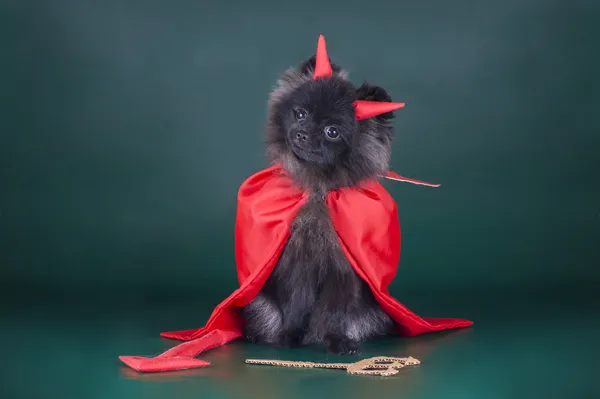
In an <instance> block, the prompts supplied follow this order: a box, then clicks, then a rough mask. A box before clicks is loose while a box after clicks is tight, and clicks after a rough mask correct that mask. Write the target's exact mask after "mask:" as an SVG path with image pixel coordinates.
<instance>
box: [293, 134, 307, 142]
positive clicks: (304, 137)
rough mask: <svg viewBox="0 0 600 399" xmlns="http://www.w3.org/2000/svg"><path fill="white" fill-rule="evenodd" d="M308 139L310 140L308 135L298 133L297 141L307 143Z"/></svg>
mask: <svg viewBox="0 0 600 399" xmlns="http://www.w3.org/2000/svg"><path fill="white" fill-rule="evenodd" d="M307 139H308V136H307V135H306V133H304V132H298V133H296V140H298V141H301V142H305V141H306V140H307Z"/></svg>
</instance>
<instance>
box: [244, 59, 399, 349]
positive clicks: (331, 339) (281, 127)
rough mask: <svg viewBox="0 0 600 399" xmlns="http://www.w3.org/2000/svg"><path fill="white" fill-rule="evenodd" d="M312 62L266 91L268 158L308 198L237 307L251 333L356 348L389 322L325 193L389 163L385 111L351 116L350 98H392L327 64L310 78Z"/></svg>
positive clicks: (278, 340)
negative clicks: (278, 252)
mask: <svg viewBox="0 0 600 399" xmlns="http://www.w3.org/2000/svg"><path fill="white" fill-rule="evenodd" d="M314 66H315V57H314V56H313V57H312V58H310V59H309V60H307V61H306V62H304V63H303V64H302V65H301V66H300V67H299V68H298V70H288V71H286V72H285V73H284V74H283V75H282V77H281V78H280V80H279V81H278V84H277V86H276V87H275V89H274V90H273V92H272V93H271V96H270V100H269V106H268V110H269V114H268V122H267V127H266V148H267V156H268V158H269V160H270V161H271V162H273V163H279V164H281V165H282V166H283V167H284V169H285V170H286V172H287V173H288V174H289V175H290V177H291V178H292V179H293V180H294V181H295V183H296V184H297V185H298V186H300V187H302V188H304V189H306V190H308V191H309V192H310V196H309V199H308V201H307V203H306V205H305V206H304V207H303V208H302V209H301V211H300V212H299V214H298V215H297V216H296V218H295V219H294V222H293V226H292V232H291V237H290V239H289V241H288V243H287V245H286V247H285V249H284V251H283V253H282V256H281V258H280V259H279V262H278V264H277V265H276V267H275V270H274V271H273V273H272V274H271V276H270V277H269V279H268V281H267V282H266V284H265V286H264V287H263V289H262V291H261V293H260V294H259V295H258V296H257V297H256V298H255V299H254V300H253V301H252V302H251V303H250V304H248V305H247V306H246V307H245V308H243V311H242V315H243V317H244V319H245V335H246V337H247V338H248V339H249V340H250V341H253V342H260V343H266V344H271V345H276V346H285V347H290V346H297V345H303V344H316V343H318V344H325V346H326V347H327V349H328V351H330V352H333V353H336V354H354V353H358V346H359V342H361V341H363V340H365V339H368V338H371V337H374V336H378V335H385V334H388V333H391V332H392V331H393V329H394V323H393V321H392V320H391V318H390V317H389V316H388V315H387V314H385V312H383V310H382V309H381V308H380V307H379V305H378V304H377V302H376V301H375V298H374V297H373V294H372V293H371V291H370V289H369V287H368V285H367V284H366V283H365V282H364V281H363V280H362V279H360V278H359V277H358V276H357V275H356V274H355V273H354V271H353V269H352V267H351V265H350V264H349V262H348V260H347V259H346V257H345V256H344V254H343V252H342V249H341V248H340V245H339V241H338V238H337V235H336V233H335V231H334V229H333V226H332V223H331V220H330V217H329V213H328V209H327V207H326V204H325V203H324V198H325V195H326V193H327V192H328V191H330V190H335V189H338V188H340V187H347V186H354V185H357V184H359V183H360V182H361V181H362V180H365V179H371V178H376V177H377V176H379V175H381V174H382V173H383V172H385V171H386V170H387V168H388V162H389V157H390V146H391V140H392V129H391V127H390V125H389V121H390V119H391V118H392V117H393V113H391V112H390V113H387V114H384V115H380V116H378V117H376V118H371V119H367V120H363V121H357V120H356V119H355V116H354V110H353V108H352V103H353V101H354V100H357V99H361V100H371V101H391V98H390V96H389V95H388V94H387V92H386V91H385V90H384V89H383V88H381V87H378V86H373V85H370V84H366V83H365V84H363V85H362V86H360V87H358V88H356V87H354V86H353V85H352V84H351V83H350V82H349V81H348V78H347V74H346V73H345V72H344V71H343V70H342V69H341V68H340V67H338V66H337V65H334V64H332V67H333V71H334V76H333V77H332V78H329V79H319V80H316V81H313V80H312V74H313V70H314Z"/></svg>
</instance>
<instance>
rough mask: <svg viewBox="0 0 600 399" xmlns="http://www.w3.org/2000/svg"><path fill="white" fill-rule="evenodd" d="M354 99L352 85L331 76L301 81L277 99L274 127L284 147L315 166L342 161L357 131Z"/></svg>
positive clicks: (333, 165) (302, 160) (330, 165)
mask: <svg viewBox="0 0 600 399" xmlns="http://www.w3.org/2000/svg"><path fill="white" fill-rule="evenodd" d="M354 100H356V92H355V89H354V87H352V85H351V84H350V83H349V82H348V81H346V80H343V79H340V78H332V79H320V80H316V81H312V80H311V81H308V82H305V83H304V84H302V85H301V86H300V87H298V88H297V89H296V90H294V91H293V92H292V93H291V94H290V95H289V96H287V97H286V98H285V99H284V100H283V101H281V102H279V103H277V104H276V105H275V109H274V111H275V114H276V120H277V124H278V130H279V134H280V135H282V136H283V138H284V140H285V145H286V148H287V149H288V151H289V152H291V153H292V154H293V155H295V156H296V157H297V158H298V160H299V161H301V162H302V163H304V164H310V165H311V166H313V167H316V168H318V167H323V168H327V167H335V165H340V164H342V163H343V161H344V159H345V158H347V157H348V152H349V151H350V150H351V149H352V147H353V144H354V140H356V138H357V136H358V134H359V133H360V132H359V126H358V122H357V121H356V118H355V116H354V108H353V106H352V103H353V102H354Z"/></svg>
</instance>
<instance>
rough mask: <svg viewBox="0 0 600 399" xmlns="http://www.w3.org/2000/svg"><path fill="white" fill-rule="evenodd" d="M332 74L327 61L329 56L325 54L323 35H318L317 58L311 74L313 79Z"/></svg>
mask: <svg viewBox="0 0 600 399" xmlns="http://www.w3.org/2000/svg"><path fill="white" fill-rule="evenodd" d="M332 74H333V70H332V69H331V64H330V63H329V56H328V55H327V47H326V46H325V37H324V36H323V35H320V36H319V43H318V45H317V59H316V63H315V72H314V74H313V80H317V79H319V78H327V77H329V76H331V75H332Z"/></svg>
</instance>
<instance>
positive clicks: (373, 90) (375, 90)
mask: <svg viewBox="0 0 600 399" xmlns="http://www.w3.org/2000/svg"><path fill="white" fill-rule="evenodd" d="M356 99H357V100H365V101H382V102H391V101H392V97H390V95H389V94H388V92H387V91H386V90H385V89H384V88H383V87H380V86H376V85H372V84H370V83H367V82H365V83H363V84H362V85H361V86H360V87H359V88H358V89H356ZM376 118H379V119H380V120H384V121H388V120H390V119H392V118H394V112H393V111H390V112H386V113H385V114H381V115H378V116H376Z"/></svg>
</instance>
